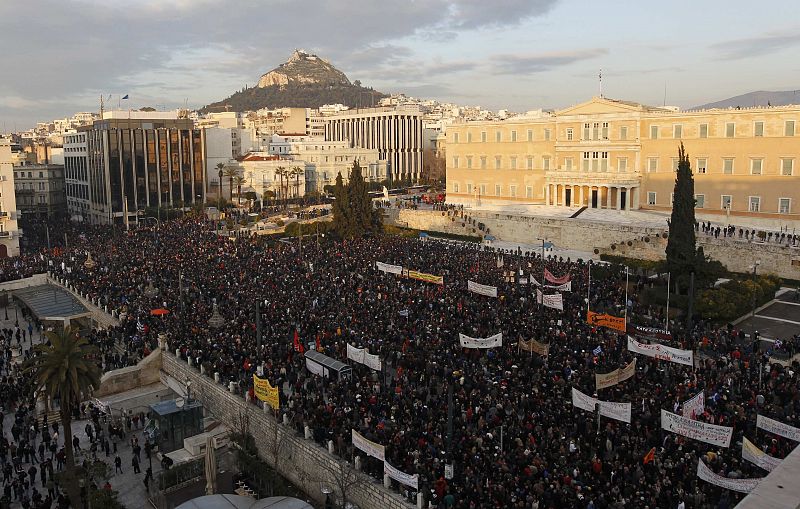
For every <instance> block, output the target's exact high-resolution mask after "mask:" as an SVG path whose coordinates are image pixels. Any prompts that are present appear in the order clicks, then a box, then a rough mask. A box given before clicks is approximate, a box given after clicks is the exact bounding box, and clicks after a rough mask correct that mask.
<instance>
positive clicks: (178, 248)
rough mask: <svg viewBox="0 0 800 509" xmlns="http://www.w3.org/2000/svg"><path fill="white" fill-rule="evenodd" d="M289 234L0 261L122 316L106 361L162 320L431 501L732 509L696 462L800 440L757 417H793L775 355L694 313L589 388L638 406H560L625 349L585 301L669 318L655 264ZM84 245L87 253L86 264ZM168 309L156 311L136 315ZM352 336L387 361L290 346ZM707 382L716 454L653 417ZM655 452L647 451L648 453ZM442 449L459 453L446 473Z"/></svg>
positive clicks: (199, 355)
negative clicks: (657, 354) (364, 448)
mask: <svg viewBox="0 0 800 509" xmlns="http://www.w3.org/2000/svg"><path fill="white" fill-rule="evenodd" d="M297 247H298V246H295V245H288V244H285V243H280V242H277V243H273V242H268V241H265V240H264V239H263V238H261V237H256V236H239V237H234V238H228V237H221V236H217V235H216V234H215V233H214V231H213V224H209V223H208V222H206V221H204V220H203V219H200V218H184V219H180V220H176V221H172V222H169V223H166V224H163V225H153V226H151V227H140V228H137V229H134V230H131V231H130V232H126V231H125V230H124V229H119V228H117V229H114V228H111V227H99V226H95V227H85V228H83V229H82V230H81V231H80V233H77V232H74V233H73V235H72V236H70V239H69V247H65V249H63V250H62V251H60V252H58V253H56V254H55V255H54V254H53V253H52V252H47V253H37V254H35V255H27V256H23V257H20V258H18V259H15V260H11V261H4V262H2V264H1V265H0V270H1V271H2V273H1V274H0V277H2V279H3V280H8V279H16V278H20V277H25V276H29V275H31V274H34V273H37V272H42V271H51V272H53V273H55V274H57V275H59V276H63V277H65V278H66V279H67V280H69V281H70V282H71V283H72V284H74V285H75V286H76V288H77V289H78V291H80V292H81V293H85V294H88V296H89V297H90V298H91V299H93V300H94V299H99V301H100V303H101V306H107V307H108V309H109V310H115V311H116V312H118V313H121V315H122V316H124V317H125V318H126V319H125V320H124V323H123V325H122V326H121V327H120V328H119V329H118V330H113V331H106V332H102V333H101V332H95V334H94V338H95V340H96V341H98V342H100V343H102V344H105V345H112V346H113V344H114V342H115V341H120V342H122V344H123V345H124V349H125V351H126V352H127V356H126V358H125V359H124V360H123V359H121V358H120V357H119V356H118V357H117V358H116V359H115V358H114V356H113V354H110V352H111V348H110V347H108V348H107V350H106V352H107V353H109V354H110V355H111V356H110V357H109V356H108V355H105V356H104V366H105V367H106V368H108V369H110V368H112V367H115V366H119V365H122V364H126V363H129V362H134V361H135V360H136V359H138V358H141V357H142V356H143V355H146V354H147V353H148V352H149V351H150V350H151V349H153V348H155V347H156V345H157V340H156V338H157V335H158V334H159V333H165V334H166V335H167V337H168V342H169V350H170V351H171V352H174V351H175V350H176V349H177V350H179V351H180V356H181V357H182V358H183V359H184V360H188V359H189V358H191V359H192V361H193V363H194V364H195V365H197V366H202V367H203V368H204V371H205V373H206V374H208V375H209V376H213V374H214V373H218V374H219V377H220V381H221V382H222V383H224V384H225V385H226V386H227V385H229V384H230V383H231V382H233V384H234V386H235V387H236V388H237V392H238V393H239V394H240V395H242V396H245V395H247V394H250V396H251V397H252V390H253V388H252V378H253V374H255V373H257V372H258V373H262V374H263V377H264V378H267V379H268V380H269V381H270V383H271V384H272V385H273V386H278V387H279V388H281V405H280V413H281V414H282V415H281V418H282V417H283V415H286V416H287V418H288V420H289V421H290V422H291V423H292V425H293V426H295V427H296V428H297V430H298V431H300V430H302V429H303V428H304V427H305V426H309V427H310V428H311V429H312V431H313V436H314V439H315V440H317V441H319V442H320V443H327V441H329V440H331V441H333V443H334V450H335V452H336V454H338V455H340V456H342V457H344V458H346V459H348V460H351V459H352V458H353V457H354V456H355V455H358V456H361V457H362V464H363V465H364V468H365V470H366V471H367V472H370V473H372V474H375V475H376V476H377V477H379V478H382V474H383V463H382V462H380V461H378V460H375V459H374V458H369V457H366V456H365V455H364V453H363V452H361V451H360V450H358V449H356V448H354V447H353V445H352V442H351V429H355V430H357V431H359V433H361V434H362V435H363V436H365V437H366V438H368V439H369V440H372V441H373V442H376V443H379V444H382V445H384V446H385V450H386V453H385V455H386V461H387V462H389V463H390V464H391V465H392V466H394V467H396V468H397V469H399V470H402V471H403V472H406V473H408V474H412V475H413V474H417V475H418V476H419V489H420V490H421V491H422V492H423V493H424V495H425V498H426V500H428V504H429V507H433V508H437V509H438V508H449V507H453V508H459V509H473V508H495V507H497V508H520V509H521V508H541V509H544V508H561V507H570V508H581V509H584V508H585V509H589V508H597V509H600V508H622V507H624V508H626V509H627V508H651V509H652V508H690V507H691V508H727V507H732V506H733V505H735V503H736V502H737V501H738V500H740V499H741V497H742V495H741V494H740V493H737V492H734V491H729V490H726V489H723V488H720V487H717V486H715V485H713V484H710V483H708V482H705V481H702V480H700V479H698V477H697V476H696V474H695V471H696V469H697V462H698V461H704V462H706V463H707V465H708V466H709V468H711V469H712V470H713V471H714V472H716V473H718V474H719V475H722V476H725V477H730V478H739V479H742V478H759V477H763V476H764V475H766V472H765V471H763V470H761V469H759V468H758V467H756V466H755V465H754V464H752V463H749V462H747V461H744V460H743V459H742V457H741V452H740V447H741V442H742V440H743V438H745V437H746V438H748V439H749V440H750V441H752V442H753V443H755V444H756V445H757V446H759V447H760V448H761V449H762V450H764V451H766V452H768V453H769V454H770V455H771V456H774V457H777V458H784V457H785V456H786V455H787V454H788V453H789V452H790V451H791V450H792V448H793V447H794V445H796V444H795V443H794V442H792V441H790V440H787V439H785V438H782V437H780V436H777V435H773V434H770V433H766V432H764V431H763V430H760V429H756V426H755V424H756V415H757V414H761V415H765V416H768V417H771V418H773V419H776V420H778V421H780V422H783V423H785V424H789V425H793V426H797V425H800V402H798V397H797V386H798V376H799V375H800V370H798V369H790V368H785V367H783V366H782V365H780V364H771V363H770V362H769V359H768V358H765V357H764V355H763V353H761V352H760V350H759V349H758V348H757V345H752V344H749V343H746V342H742V341H741V335H740V334H739V331H737V330H736V329H735V328H733V327H721V328H715V327H712V326H711V325H710V324H707V323H705V322H703V321H696V322H695V323H696V325H695V329H694V330H692V331H680V332H679V333H678V334H676V335H675V336H674V337H675V339H674V340H673V341H672V342H670V345H671V346H676V347H681V348H686V349H697V347H698V345H701V346H704V347H705V350H704V354H703V355H700V354H699V352H698V355H697V358H698V360H697V361H696V363H695V364H696V365H695V366H694V367H690V366H685V365H681V364H675V363H669V362H666V361H663V360H661V361H659V360H655V359H652V358H647V357H642V356H638V359H637V368H636V374H635V376H634V377H633V378H632V379H630V380H627V381H624V382H621V383H619V384H617V385H615V386H613V387H609V388H606V389H602V390H601V391H600V392H599V394H598V396H597V397H598V398H599V399H601V400H604V401H614V402H629V403H631V404H632V406H633V416H632V421H631V423H630V424H628V423H624V422H621V421H616V420H612V419H607V418H605V417H603V418H599V420H598V418H597V416H596V414H594V413H593V412H586V411H584V410H581V409H579V408H575V407H573V405H572V402H571V390H572V388H576V389H578V390H580V391H581V392H583V393H585V394H589V395H592V394H594V393H595V374H596V373H607V372H609V371H612V370H614V369H616V368H619V367H622V366H625V365H627V364H628V363H629V362H630V361H632V360H633V358H634V356H635V354H633V353H632V352H630V351H628V349H627V346H626V345H627V343H626V338H625V335H624V334H622V333H620V332H619V331H616V330H613V329H608V328H604V327H597V326H592V325H589V324H587V322H586V312H587V307H588V308H590V309H592V310H601V311H607V312H609V313H611V314H614V315H616V316H623V315H625V314H627V316H628V319H629V321H632V322H634V321H638V323H640V324H641V325H647V326H654V325H655V324H656V323H663V321H661V319H660V318H658V317H657V314H656V313H655V310H653V309H650V308H649V307H648V306H646V305H645V304H643V303H640V302H639V298H638V296H639V291H638V290H637V289H640V288H641V287H642V286H643V285H646V284H648V280H646V279H645V278H639V277H637V276H635V275H634V276H633V277H631V278H630V280H629V281H630V284H629V285H628V287H627V288H626V285H625V281H626V277H625V271H624V269H623V268H622V267H619V266H613V265H603V266H598V265H594V266H593V267H591V269H590V266H589V264H588V263H586V262H584V261H581V260H568V259H561V258H554V257H551V258H548V259H547V260H544V264H545V265H544V266H543V261H542V260H541V258H539V257H538V256H537V254H536V252H535V251H534V252H520V251H518V252H515V253H510V252H509V253H503V254H501V253H498V252H496V251H494V250H491V249H485V248H483V247H481V246H479V245H477V244H474V245H470V244H462V243H446V242H439V241H435V240H427V241H422V240H415V239H404V238H400V237H382V236H376V237H370V238H364V239H359V240H348V241H335V240H332V239H326V241H325V242H323V243H320V244H314V243H309V244H307V245H304V246H303V249H302V251H301V250H300V249H298V248H297ZM88 255H91V257H92V260H94V261H95V262H96V264H95V265H94V266H93V267H87V266H86V265H85V261H86V259H87V256H88ZM500 260H502V261H500ZM376 262H384V263H388V264H396V265H401V266H403V267H405V268H409V269H412V270H419V271H422V272H425V273H430V274H435V275H441V276H443V278H444V284H432V283H428V282H423V281H418V280H414V279H408V278H406V277H401V276H397V275H395V274H392V273H385V272H381V271H378V270H377V269H376V268H375V264H376ZM544 268H547V270H549V271H550V272H551V273H553V274H555V275H557V276H565V275H569V278H570V281H571V291H569V292H566V291H565V292H563V307H564V309H563V310H557V309H552V308H548V307H543V306H542V305H540V304H538V303H537V299H536V290H537V288H536V287H535V286H534V285H532V284H530V283H529V284H522V283H521V282H520V281H521V279H522V280H528V281H529V282H530V281H531V280H532V279H533V278H536V279H538V280H539V281H542V277H541V274H542V273H543V269H544ZM590 272H591V288H589V282H590ZM468 280H473V281H476V282H479V283H482V284H486V285H491V286H495V287H497V289H498V297H496V298H494V297H486V296H482V295H478V294H475V293H471V292H468V291H467V281H468ZM553 291H554V290H548V291H546V293H548V292H553ZM626 295H627V300H626ZM256 301H260V303H261V304H262V305H261V306H260V309H261V313H262V316H261V324H262V336H263V337H262V340H261V342H260V347H259V346H257V338H256V334H257V332H256V329H257V328H256V325H255V322H256V321H255V302H256ZM587 301H588V302H587ZM214 305H216V306H217V308H218V311H219V313H220V314H221V315H222V316H223V317H224V325H223V326H221V327H219V328H213V327H211V326H209V325H208V318H209V317H211V316H212V311H213V307H214ZM162 307H163V308H167V309H168V310H169V313H168V314H166V315H161V316H152V315H151V313H150V311H151V310H152V309H155V308H162ZM459 333H463V334H466V335H467V336H470V337H474V338H486V337H490V336H492V335H494V334H497V333H502V335H503V342H502V346H500V347H497V348H492V349H487V350H483V349H464V348H461V347H460V344H459ZM294 338H298V341H295V340H294ZM529 339H535V340H537V341H538V342H540V343H547V344H549V345H550V346H549V355H547V356H546V357H542V356H539V355H538V354H535V353H529V352H521V351H520V349H519V342H520V341H521V340H524V341H527V340H529ZM348 344H351V345H353V346H356V347H359V348H368V350H369V352H370V353H373V354H376V355H378V356H379V357H380V359H381V360H382V363H383V369H382V370H381V371H373V370H371V369H370V368H368V367H366V366H364V365H361V364H356V363H351V364H352V369H353V376H352V378H350V379H348V378H341V379H340V378H336V377H329V378H321V377H319V376H317V375H314V374H312V373H311V372H309V371H308V370H307V369H306V364H305V362H304V355H303V352H302V350H304V349H306V348H310V347H311V345H313V347H314V348H318V349H319V350H320V351H322V352H323V353H324V354H326V355H328V356H330V357H332V358H335V359H338V360H341V361H344V362H348V361H347V353H346V351H347V345H348ZM754 347H755V348H754ZM762 369H763V371H761V372H760V370H762ZM3 384H4V389H5V387H6V385H5V384H6V380H5V379H4V380H3ZM701 390H702V391H704V393H705V395H706V402H705V412H704V413H703V414H702V415H699V416H697V419H698V420H701V421H705V422H708V423H713V424H718V425H724V426H732V427H733V429H734V439H733V441H732V443H731V446H730V447H729V448H722V447H718V446H713V445H709V444H707V443H705V442H702V441H698V440H692V439H688V438H685V437H682V436H680V435H677V434H674V433H670V432H667V431H664V430H662V429H661V422H660V418H661V416H660V411H661V410H662V409H666V410H668V411H670V412H680V408H681V404H682V402H684V401H686V400H687V399H689V398H691V397H692V396H694V395H695V394H696V393H697V392H699V391H701ZM3 394H4V395H5V394H7V393H6V391H5V390H4V391H3ZM450 399H451V400H452V405H450V404H448V400H450ZM253 402H254V404H258V403H257V402H256V400H255V399H253ZM3 405H4V411H13V410H12V409H13V408H14V401H7V398H5V396H4V400H3ZM448 409H450V412H451V413H452V420H451V421H450V419H449V418H448V413H449V412H448ZM449 421H450V422H452V426H450V425H449ZM654 447H655V448H656V451H655V455H654V458H653V460H652V461H647V462H645V461H643V458H644V457H645V456H646V455H647V454H648V452H649V451H650V450H651V449H652V448H654ZM0 459H2V458H0ZM446 464H452V465H454V475H453V476H448V477H451V478H449V479H448V478H445V475H444V471H445V465H446ZM398 489H400V490H401V491H402V492H404V493H405V494H406V495H407V496H411V495H413V493H411V491H410V488H407V487H404V486H399V487H398Z"/></svg>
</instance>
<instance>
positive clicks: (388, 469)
mask: <svg viewBox="0 0 800 509" xmlns="http://www.w3.org/2000/svg"><path fill="white" fill-rule="evenodd" d="M383 473H384V474H386V475H388V476H389V477H391V478H392V479H394V480H395V481H397V482H399V483H400V484H405V485H406V486H411V487H412V488H414V489H415V490H419V474H414V475H411V474H407V473H405V472H403V471H400V470H397V469H396V468H394V467H393V466H391V465H390V464H389V462H388V461H384V462H383Z"/></svg>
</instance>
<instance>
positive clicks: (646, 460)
mask: <svg viewBox="0 0 800 509" xmlns="http://www.w3.org/2000/svg"><path fill="white" fill-rule="evenodd" d="M654 459H656V448H655V447H653V448H652V449H650V452H648V453H647V454H645V455H644V458H642V463H644V464H645V465H647V464H648V463H650V462H651V461H653V460H654Z"/></svg>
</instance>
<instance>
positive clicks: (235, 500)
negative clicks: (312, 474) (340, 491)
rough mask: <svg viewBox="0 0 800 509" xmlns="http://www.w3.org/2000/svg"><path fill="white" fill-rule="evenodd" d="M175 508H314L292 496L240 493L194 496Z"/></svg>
mask: <svg viewBox="0 0 800 509" xmlns="http://www.w3.org/2000/svg"><path fill="white" fill-rule="evenodd" d="M175 509H314V506H312V505H311V504H309V503H307V502H304V501H302V500H300V499H299V498H293V497H269V498H262V499H261V500H253V499H252V498H250V497H243V496H240V495H228V494H217V495H206V496H203V497H197V498H194V499H192V500H189V501H187V502H184V503H182V504H181V505H179V506H178V507H176V508H175Z"/></svg>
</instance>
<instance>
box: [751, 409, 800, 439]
mask: <svg viewBox="0 0 800 509" xmlns="http://www.w3.org/2000/svg"><path fill="white" fill-rule="evenodd" d="M756 428H761V429H763V430H764V431H769V432H770V433H775V434H776V435H780V436H782V437H784V438H788V439H789V440H794V441H795V442H800V429H798V428H795V427H794V426H789V425H788V424H784V423H782V422H778V421H776V420H775V419H770V418H769V417H764V416H763V415H761V414H759V415H758V417H757V418H756Z"/></svg>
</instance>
